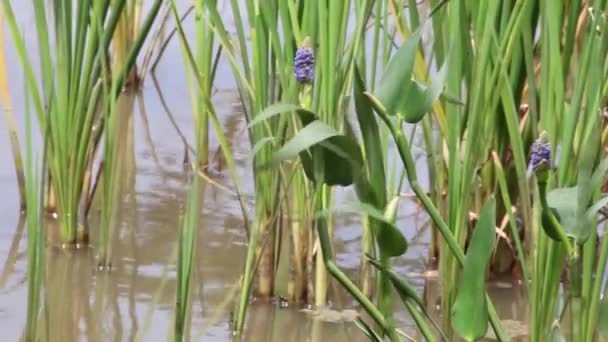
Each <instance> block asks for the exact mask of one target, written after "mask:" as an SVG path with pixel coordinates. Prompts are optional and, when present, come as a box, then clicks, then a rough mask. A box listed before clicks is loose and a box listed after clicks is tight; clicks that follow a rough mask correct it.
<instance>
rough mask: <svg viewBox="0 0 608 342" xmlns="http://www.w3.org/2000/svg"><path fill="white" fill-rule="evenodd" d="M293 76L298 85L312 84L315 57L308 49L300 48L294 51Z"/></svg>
mask: <svg viewBox="0 0 608 342" xmlns="http://www.w3.org/2000/svg"><path fill="white" fill-rule="evenodd" d="M293 75H294V77H295V78H296V81H298V82H299V83H312V80H313V79H314V78H315V55H314V52H313V51H312V49H311V48H310V47H301V48H298V51H296V57H295V58H294V60H293Z"/></svg>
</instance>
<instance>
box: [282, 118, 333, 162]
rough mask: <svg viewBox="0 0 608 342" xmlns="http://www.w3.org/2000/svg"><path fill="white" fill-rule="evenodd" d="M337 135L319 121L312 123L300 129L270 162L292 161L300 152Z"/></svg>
mask: <svg viewBox="0 0 608 342" xmlns="http://www.w3.org/2000/svg"><path fill="white" fill-rule="evenodd" d="M337 135H338V132H337V131H336V130H335V129H333V128H332V127H330V126H328V125H327V124H325V123H323V122H321V121H313V122H312V123H311V124H309V125H308V126H306V127H304V128H302V130H300V131H299V132H298V134H296V135H295V136H294V137H293V138H291V140H289V141H288V142H287V143H286V144H285V145H284V146H283V147H281V148H280V149H279V150H278V151H277V152H276V153H275V154H274V156H273V158H272V161H273V162H275V163H278V162H280V161H283V160H287V159H293V158H295V157H297V156H298V154H299V153H300V152H302V151H305V150H307V149H309V148H311V147H312V146H314V145H316V144H318V143H320V142H322V141H324V140H326V139H329V138H331V137H335V136H337Z"/></svg>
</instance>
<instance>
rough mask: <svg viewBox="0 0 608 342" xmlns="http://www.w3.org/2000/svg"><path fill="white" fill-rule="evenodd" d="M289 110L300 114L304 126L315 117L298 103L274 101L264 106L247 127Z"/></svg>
mask: <svg viewBox="0 0 608 342" xmlns="http://www.w3.org/2000/svg"><path fill="white" fill-rule="evenodd" d="M290 112H296V113H298V115H299V116H300V119H301V120H302V122H303V123H304V126H306V125H307V124H308V123H310V122H312V121H313V120H314V119H316V118H317V116H316V115H315V113H313V112H311V111H309V110H306V109H304V108H302V107H300V106H298V105H294V104H291V103H275V104H272V105H270V106H268V107H266V109H264V110H263V111H262V112H261V113H260V114H258V115H256V116H255V118H254V119H253V120H251V122H250V123H249V125H248V127H253V126H255V125H257V124H259V123H261V122H263V121H266V120H268V119H270V118H272V117H274V116H276V115H279V114H282V113H290Z"/></svg>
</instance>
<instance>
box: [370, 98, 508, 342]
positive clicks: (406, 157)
mask: <svg viewBox="0 0 608 342" xmlns="http://www.w3.org/2000/svg"><path fill="white" fill-rule="evenodd" d="M368 96H369V98H370V99H371V102H372V105H373V106H374V108H375V109H376V112H377V113H378V114H379V115H380V117H381V118H382V120H383V121H384V123H386V125H387V126H388V128H389V130H390V131H391V135H392V136H393V139H395V143H396V145H397V149H398V150H399V155H400V157H401V161H402V162H403V166H404V167H405V170H406V172H407V177H408V180H409V183H410V187H411V188H412V190H413V191H414V193H415V194H416V196H417V197H418V199H420V201H421V202H422V205H423V206H424V208H425V209H426V211H427V212H428V214H429V216H430V217H431V219H432V220H433V222H434V223H435V225H436V226H437V228H438V229H439V232H440V233H441V236H442V237H443V239H444V241H445V242H446V243H447V245H448V247H449V248H450V251H451V252H452V253H453V254H454V256H455V257H456V259H457V260H458V262H459V263H460V264H461V265H462V264H463V262H464V257H465V255H464V252H463V251H462V248H460V245H459V244H458V242H457V241H456V238H455V237H454V235H453V234H452V232H451V231H450V228H449V227H448V225H447V224H446V223H445V221H444V220H443V217H441V214H440V213H439V211H438V210H437V208H435V206H434V205H433V202H432V201H431V199H430V198H429V197H428V195H427V194H426V192H425V191H424V189H422V187H421V186H420V184H419V183H418V176H417V175H416V165H415V163H414V158H413V157H412V153H411V149H410V146H409V143H408V141H407V139H406V138H405V135H404V134H403V132H402V131H401V129H400V128H399V126H397V125H396V124H395V123H394V122H393V121H392V120H391V119H390V118H389V117H388V116H387V115H386V112H385V111H384V108H383V107H382V105H381V104H379V102H378V101H377V100H375V99H374V98H373V96H371V95H369V94H368ZM486 299H487V302H488V314H489V316H490V323H491V324H492V328H493V329H494V332H495V334H496V336H497V337H498V340H499V341H508V340H509V336H508V335H507V334H506V333H505V331H504V330H503V328H502V325H501V323H500V319H499V317H498V314H497V313H496V309H495V308H494V305H493V304H492V301H491V300H490V296H488V294H487V293H486Z"/></svg>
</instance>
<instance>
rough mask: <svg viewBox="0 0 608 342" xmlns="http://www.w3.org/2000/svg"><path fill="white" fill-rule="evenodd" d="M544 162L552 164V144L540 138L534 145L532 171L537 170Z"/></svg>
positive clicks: (531, 160)
mask: <svg viewBox="0 0 608 342" xmlns="http://www.w3.org/2000/svg"><path fill="white" fill-rule="evenodd" d="M543 162H545V163H546V164H547V166H550V165H551V144H550V143H548V142H546V141H543V140H541V139H539V140H537V141H535V142H534V144H533V145H532V152H531V153H530V168H531V169H532V171H536V170H537V169H538V167H539V166H540V165H541V164H542V163H543Z"/></svg>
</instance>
